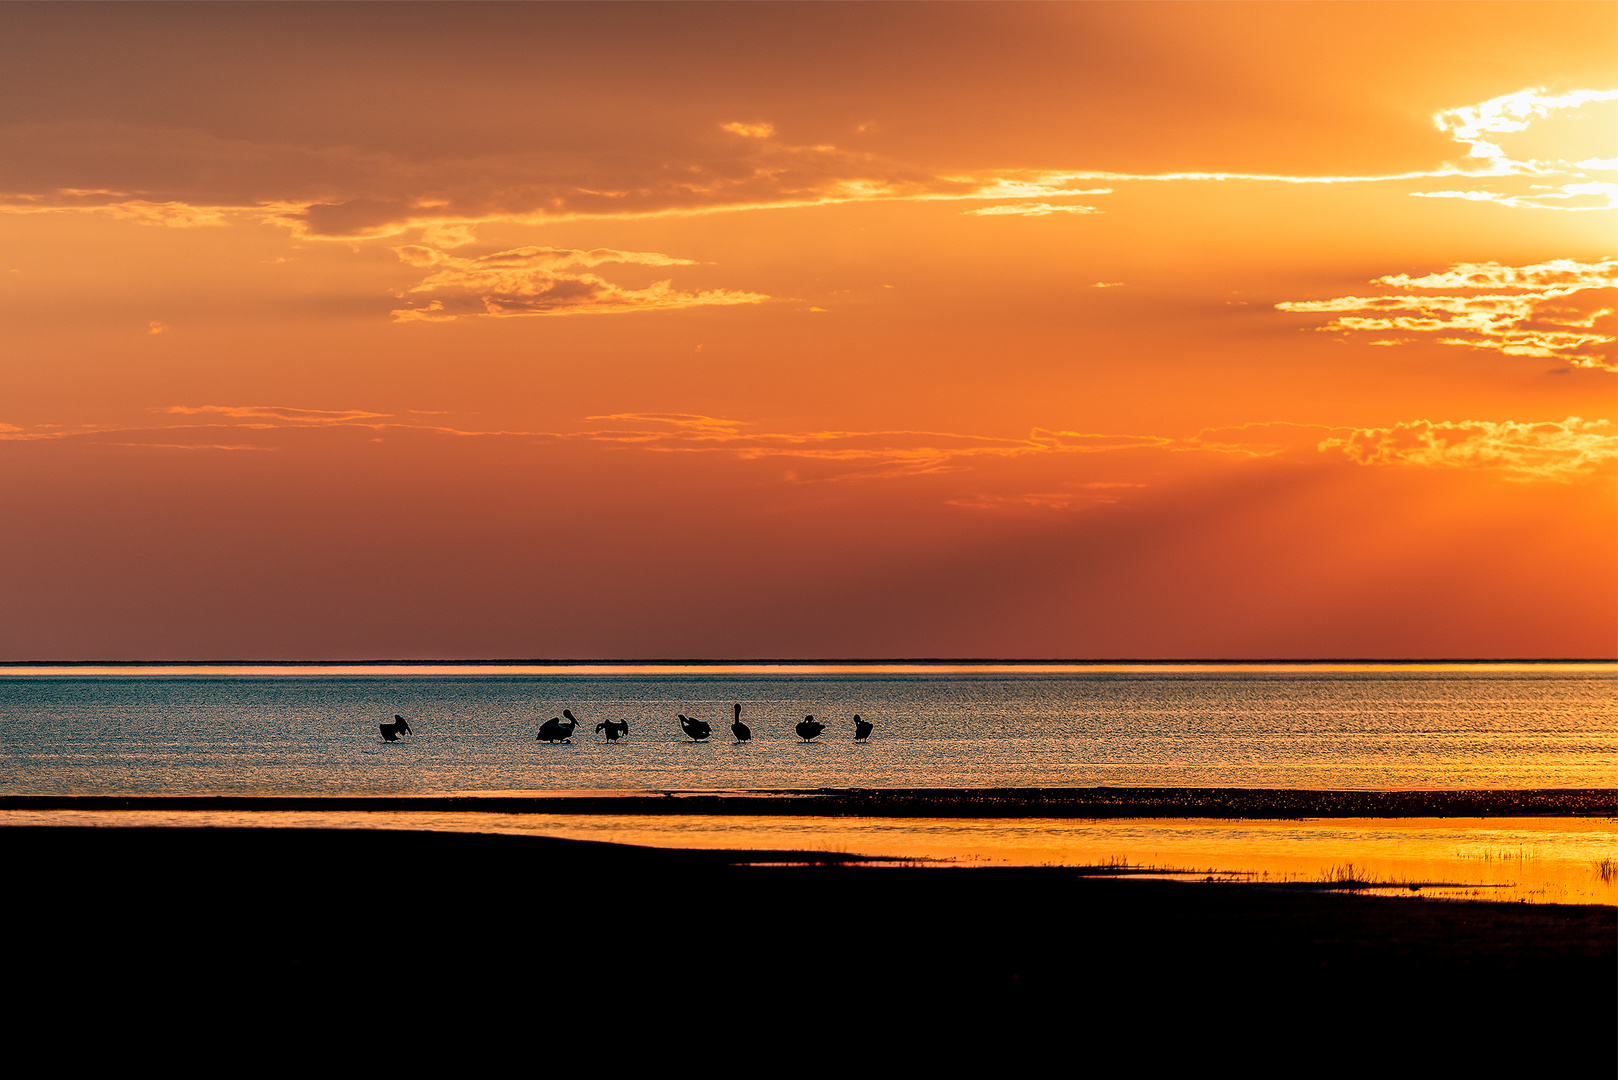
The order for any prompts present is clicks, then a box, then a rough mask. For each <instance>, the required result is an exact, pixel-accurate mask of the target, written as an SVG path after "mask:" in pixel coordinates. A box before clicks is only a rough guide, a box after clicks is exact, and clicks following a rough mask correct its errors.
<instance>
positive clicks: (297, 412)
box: [164, 405, 388, 425]
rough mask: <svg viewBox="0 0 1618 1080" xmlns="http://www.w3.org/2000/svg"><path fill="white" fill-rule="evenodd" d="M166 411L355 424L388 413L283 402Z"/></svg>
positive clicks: (283, 420)
mask: <svg viewBox="0 0 1618 1080" xmlns="http://www.w3.org/2000/svg"><path fill="white" fill-rule="evenodd" d="M164 411H165V412H169V413H174V414H178V415H182V416H213V417H229V418H230V419H232V420H274V421H278V422H280V423H285V424H304V425H321V424H353V423H357V422H359V421H361V420H379V419H384V418H386V417H387V416H388V414H387V413H375V412H366V411H364V410H363V409H291V408H285V407H283V406H279V405H170V406H169V407H168V408H167V409H165V410H164Z"/></svg>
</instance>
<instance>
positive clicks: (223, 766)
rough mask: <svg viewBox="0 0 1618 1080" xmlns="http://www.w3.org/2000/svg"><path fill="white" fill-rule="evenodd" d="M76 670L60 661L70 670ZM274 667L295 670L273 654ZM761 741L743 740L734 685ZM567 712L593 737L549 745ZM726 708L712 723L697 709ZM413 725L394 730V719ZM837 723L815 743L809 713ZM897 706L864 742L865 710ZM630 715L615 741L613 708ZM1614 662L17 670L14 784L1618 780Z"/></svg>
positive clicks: (8, 683)
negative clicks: (394, 733)
mask: <svg viewBox="0 0 1618 1080" xmlns="http://www.w3.org/2000/svg"><path fill="white" fill-rule="evenodd" d="M52 672H55V673H52ZM272 672H273V673H272ZM733 702H740V703H742V705H743V707H744V712H743V717H742V718H743V720H744V721H746V722H747V723H748V724H750V725H751V726H752V729H753V733H754V737H753V741H752V743H750V744H747V745H740V746H738V745H735V744H733V743H732V741H731V739H730V736H729V722H730V716H731V704H732V703H733ZM563 708H570V709H572V710H573V712H574V713H575V714H576V715H577V716H578V717H579V718H580V720H581V721H583V723H582V724H581V726H580V730H579V734H578V735H577V736H576V737H575V738H574V740H573V742H572V744H571V745H556V746H551V745H546V744H543V743H536V742H535V741H534V733H535V732H536V730H537V729H538V726H539V724H540V723H541V722H543V720H545V719H548V718H550V717H552V716H556V715H559V714H560V712H561V710H562V709H563ZM682 712H683V713H686V714H687V715H692V716H697V717H700V718H702V719H706V720H708V721H709V722H710V723H711V724H712V725H713V728H714V732H715V734H714V737H713V739H712V740H711V741H710V742H708V743H704V744H694V743H692V742H690V741H689V740H688V739H686V738H685V736H684V735H683V734H682V733H681V732H680V729H679V725H678V723H677V721H676V719H675V715H676V714H677V713H682ZM394 713H402V714H404V715H405V716H407V717H408V718H409V719H410V721H411V724H412V726H413V727H414V729H415V731H416V734H415V736H414V737H413V738H411V739H409V741H407V742H400V743H398V744H386V743H383V742H382V741H381V739H380V737H379V736H378V733H377V724H378V723H379V722H381V721H384V720H388V719H391V717H392V716H393V714H394ZM811 713H812V714H814V715H815V716H817V717H818V718H820V719H822V720H825V721H826V722H827V723H828V731H827V733H826V734H825V735H823V736H822V737H821V739H820V740H819V741H818V742H816V743H811V744H804V743H802V742H800V741H799V740H798V738H797V736H796V735H794V734H793V731H792V727H793V724H794V723H795V722H796V721H797V720H800V719H802V718H803V717H804V716H805V715H806V714H811ZM854 713H860V714H861V715H863V716H865V717H866V718H867V719H870V720H872V721H874V722H875V723H876V732H875V734H874V735H873V736H872V737H871V740H870V741H869V743H867V744H855V743H854V742H853V741H852V722H851V720H850V717H851V716H852V715H853V714H854ZM608 718H611V719H627V720H628V721H629V735H628V736H627V737H626V738H625V739H623V740H622V741H620V742H619V743H617V744H607V743H605V742H603V741H602V740H601V738H600V737H599V736H597V735H595V734H594V725H595V724H596V723H597V722H598V721H600V720H604V719H608ZM1615 776H1618V692H1615V681H1614V669H1613V666H1612V665H1582V666H1581V665H1561V666H1557V667H1549V666H1524V667H1520V668H1513V667H1511V666H1498V667H1495V668H1490V669H1484V668H1442V667H1438V668H1426V669H1416V668H1411V669H1397V670H1386V669H1383V670H1376V669H1370V670H1366V669H1349V668H1293V669H1286V668H1280V669H1240V670H1231V669H1224V668H1216V667H1203V668H1199V667H1180V668H1147V669H1128V668H1046V669H1030V668H1014V667H1003V666H1002V667H996V666H981V667H977V668H975V669H971V670H960V669H949V668H942V667H928V666H925V665H913V666H909V667H904V668H890V669H874V668H870V667H863V668H855V669H832V668H809V667H802V666H797V667H794V666H787V667H746V666H732V667H703V666H692V665H687V666H667V667H662V666H657V665H649V666H639V667H628V668H620V669H612V668H601V667H573V668H538V667H516V666H513V667H499V666H489V667H476V668H470V667H463V668H454V667H447V666H446V667H438V668H402V667H400V668H394V667H376V668H352V669H301V668H278V669H240V668H205V667H204V668H191V669H152V668H141V669H136V668H128V669H122V668H104V669H103V668H97V669H83V668H80V669H42V668H18V667H11V668H5V669H0V792H5V793H60V794H84V793H129V794H147V793H168V794H192V793H197V794H214V793H219V794H224V793H233V794H384V793H385V794H435V793H449V792H489V791H524V790H527V791H537V790H546V791H555V790H570V789H573V790H576V789H596V790H603V789H606V790H612V789H631V790H663V789H725V788H819V787H1000V786H1006V787H1013V786H1088V785H1095V784H1118V785H1197V786H1214V785H1236V786H1266V787H1312V788H1389V787H1395V788H1410V787H1419V788H1461V787H1610V786H1612V785H1613V782H1614V777H1615Z"/></svg>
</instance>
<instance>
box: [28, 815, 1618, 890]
mask: <svg viewBox="0 0 1618 1080" xmlns="http://www.w3.org/2000/svg"><path fill="white" fill-rule="evenodd" d="M10 825H94V826H153V825H155V826H193V827H196V826H215V827H226V826H231V827H242V826H250V827H251V826H258V827H282V828H342V829H430V830H435V831H447V832H489V833H510V834H516V835H528V836H554V837H564V838H569V839H576V840H599V841H607V842H611V843H620V844H643V845H647V846H651V847H679V848H705V849H716V848H730V849H763V850H777V851H830V852H843V853H852V854H859V855H867V856H884V857H890V858H901V859H908V860H915V861H918V862H924V863H929V864H940V863H942V864H950V865H958V866H1044V865H1051V866H1110V867H1118V868H1126V867H1127V868H1131V869H1157V870H1172V871H1176V872H1178V873H1179V875H1181V876H1186V877H1195V878H1199V879H1200V878H1204V877H1206V876H1214V877H1217V878H1220V879H1239V880H1253V881H1260V882H1265V881H1268V882H1283V883H1285V882H1320V881H1345V880H1346V881H1352V882H1356V883H1367V882H1368V883H1371V884H1373V885H1375V886H1378V888H1377V891H1379V892H1385V893H1395V894H1400V895H1420V896H1429V897H1443V898H1451V899H1482V900H1504V901H1523V902H1528V903H1564V904H1565V903H1577V904H1591V903H1597V904H1614V905H1618V820H1614V819H1611V818H1400V819H1384V818H1335V819H1311V820H1302V821H1220V820H1211V819H1189V820H1182V819H1126V820H1106V821H1077V820H1070V819H1051V818H1020V819H983V818H845V817H784V816H768V817H746V816H703V815H669V816H647V815H629V814H624V815H592V816H584V815H572V814H490V813H458V812H446V813H438V812H431V811H411V812H399V813H395V812H374V811H371V812H367V811H343V812H325V811H280V810H276V811H239V812H224V811H206V810H179V811H85V810H59V811H30V810H9V811H0V826H10ZM1411 885H1416V886H1418V888H1417V889H1415V890H1412V889H1410V887H1409V886H1411Z"/></svg>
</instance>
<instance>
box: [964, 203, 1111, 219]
mask: <svg viewBox="0 0 1618 1080" xmlns="http://www.w3.org/2000/svg"><path fill="white" fill-rule="evenodd" d="M962 213H965V214H970V215H971V216H973V217H995V216H998V215H1017V216H1021V217H1049V216H1050V215H1051V214H1099V213H1101V210H1100V209H1099V208H1098V207H1094V206H1080V205H1070V206H1053V205H1052V204H1050V203H1010V204H1007V205H1005V206H985V207H982V208H980V209H977V210H963V211H962Z"/></svg>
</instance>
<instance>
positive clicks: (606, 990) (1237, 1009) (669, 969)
mask: <svg viewBox="0 0 1618 1080" xmlns="http://www.w3.org/2000/svg"><path fill="white" fill-rule="evenodd" d="M783 854H793V853H780V852H773V853H765V852H735V851H733V852H712V851H684V850H678V849H673V850H670V849H654V848H637V847H629V846H624V845H615V844H603V843H592V842H587V841H577V840H559V839H552V838H542V837H519V836H502V835H490V834H471V833H466V834H462V833H438V832H414V831H393V830H325V829H278V828H174V827H151V828H119V829H108V828H94V827H71V826H43V827H14V828H5V829H0V859H3V860H4V865H6V867H7V870H8V875H7V880H8V887H6V888H5V889H3V890H0V918H3V919H4V920H5V925H6V926H7V927H8V928H10V941H11V946H10V947H9V949H8V983H9V984H10V986H11V987H12V988H13V989H12V990H11V992H10V993H11V994H12V995H13V1000H12V1009H11V1011H12V1020H13V1025H14V1030H15V1031H16V1032H18V1034H19V1038H43V1037H45V1036H43V1035H42V1034H41V1033H42V1032H44V1031H51V1030H55V1026H56V1025H62V1030H61V1031H60V1032H58V1034H57V1036H56V1037H59V1038H65V1039H71V1040H77V1041H80V1042H82V1041H83V1040H84V1039H86V1038H90V1039H93V1038H97V1037H100V1034H101V1032H102V1031H103V1030H105V1025H107V1024H109V1023H110V1024H113V1025H115V1028H114V1030H115V1029H116V1026H117V1025H125V1024H127V1025H129V1031H130V1032H131V1033H133V1035H134V1036H135V1037H138V1038H151V1037H152V1033H153V1032H155V1031H163V1030H184V1031H188V1032H189V1031H196V1032H198V1033H202V1032H237V1031H240V1030H244V1029H243V1025H244V1024H245V1025H246V1030H251V1031H252V1032H253V1035H252V1039H253V1042H254V1044H255V1045H260V1046H261V1049H262V1052H263V1053H268V1054H274V1053H278V1052H279V1053H286V1054H290V1055H294V1056H296V1055H298V1054H300V1053H306V1052H307V1051H305V1050H302V1049H300V1047H302V1046H304V1044H303V1043H302V1042H301V1041H300V1040H306V1039H314V1038H316V1037H317V1035H318V1033H319V1032H326V1031H332V1030H336V1031H339V1032H341V1033H343V1034H342V1037H343V1038H345V1039H348V1040H349V1041H352V1042H355V1043H356V1044H357V1045H361V1046H363V1047H364V1048H366V1051H367V1053H369V1052H370V1047H371V1046H372V1039H371V1033H375V1034H377V1035H381V1034H383V1033H389V1032H404V1031H407V1030H410V1027H411V1025H412V1024H416V1025H425V1026H427V1027H430V1028H433V1029H437V1030H441V1031H444V1032H456V1033H465V1037H466V1038H472V1037H473V1036H474V1035H475V1038H473V1041H472V1042H465V1041H457V1042H456V1043H455V1044H454V1046H453V1047H452V1050H453V1051H455V1052H456V1053H462V1052H474V1051H475V1050H476V1047H477V1045H479V1043H478V1040H481V1039H495V1040H499V1041H503V1042H505V1043H507V1044H510V1043H513V1042H521V1041H523V1040H530V1039H539V1040H544V1039H545V1038H546V1037H547V1036H548V1035H550V1034H553V1033H562V1034H568V1033H571V1034H576V1035H577V1036H578V1037H579V1038H580V1039H584V1040H586V1042H585V1043H584V1044H583V1045H587V1046H589V1047H592V1048H593V1049H592V1050H590V1051H589V1052H592V1053H597V1054H601V1055H605V1056H606V1058H610V1060H611V1061H612V1062H613V1063H616V1064H623V1063H624V1061H625V1059H626V1058H627V1059H628V1060H629V1061H632V1062H633V1061H636V1060H637V1055H644V1056H645V1058H646V1059H647V1060H648V1061H651V1062H653V1063H658V1062H667V1061H670V1060H675V1059H678V1058H680V1057H694V1058H696V1059H706V1060H715V1059H714V1058H713V1055H715V1054H718V1055H720V1058H719V1059H718V1060H730V1061H733V1062H735V1063H736V1064H738V1065H740V1064H743V1063H746V1064H751V1065H757V1064H759V1063H760V1062H763V1063H765V1064H768V1063H770V1062H780V1063H781V1065H780V1067H781V1068H783V1069H784V1070H785V1071H786V1072H789V1073H794V1074H795V1073H797V1072H800V1071H804V1070H806V1069H807V1068H808V1067H809V1066H810V1065H811V1064H813V1065H815V1066H817V1067H820V1068H825V1067H843V1068H846V1067H848V1066H849V1065H852V1064H856V1063H858V1064H861V1065H864V1064H867V1063H868V1064H871V1065H875V1064H880V1063H884V1062H886V1063H890V1064H895V1065H898V1066H901V1067H902V1066H906V1065H914V1064H916V1063H926V1064H931V1065H943V1066H951V1065H958V1064H959V1063H960V1062H961V1061H962V1060H963V1058H964V1059H967V1060H971V1059H974V1058H977V1057H980V1056H981V1057H983V1058H984V1059H985V1060H986V1061H987V1062H988V1063H989V1064H993V1065H998V1066H999V1067H1001V1068H1008V1067H1013V1066H1018V1065H1023V1066H1028V1067H1037V1066H1039V1065H1040V1063H1041V1062H1045V1061H1048V1060H1049V1056H1050V1054H1051V1053H1052V1052H1053V1048H1057V1049H1055V1051H1054V1052H1056V1053H1067V1052H1068V1048H1069V1047H1074V1048H1076V1049H1075V1050H1074V1052H1075V1053H1077V1054H1078V1055H1079V1056H1080V1057H1082V1059H1083V1060H1084V1061H1085V1062H1086V1063H1089V1064H1095V1063H1098V1062H1113V1063H1118V1064H1122V1065H1125V1066H1130V1065H1133V1066H1139V1065H1140V1064H1142V1063H1143V1062H1145V1063H1152V1064H1157V1065H1161V1064H1164V1063H1170V1062H1184V1063H1188V1064H1192V1065H1196V1064H1197V1063H1202V1064H1207V1063H1208V1062H1210V1061H1218V1060H1222V1059H1228V1058H1231V1057H1235V1058H1238V1059H1240V1060H1243V1061H1244V1062H1247V1063H1248V1066H1249V1067H1248V1071H1253V1069H1252V1068H1251V1065H1252V1060H1251V1059H1254V1058H1257V1059H1260V1060H1259V1063H1258V1070H1257V1071H1259V1072H1264V1071H1268V1070H1269V1068H1271V1067H1274V1068H1281V1067H1282V1066H1283V1063H1285V1067H1287V1068H1289V1069H1292V1070H1295V1069H1296V1068H1297V1066H1298V1064H1299V1062H1298V1058H1299V1056H1300V1055H1301V1056H1302V1057H1303V1059H1304V1060H1305V1061H1308V1062H1309V1063H1310V1067H1311V1071H1314V1072H1324V1073H1334V1072H1337V1071H1343V1072H1354V1073H1355V1074H1356V1075H1361V1074H1363V1070H1364V1068H1365V1067H1366V1066H1367V1064H1368V1063H1369V1064H1371V1065H1374V1066H1375V1067H1376V1068H1377V1069H1379V1070H1380V1069H1383V1068H1385V1067H1387V1066H1388V1065H1390V1064H1391V1065H1392V1066H1393V1067H1394V1069H1395V1071H1400V1070H1405V1069H1413V1068H1415V1067H1417V1066H1420V1067H1423V1068H1426V1069H1429V1070H1431V1069H1439V1068H1441V1069H1443V1070H1444V1074H1445V1075H1449V1074H1452V1073H1453V1071H1454V1070H1455V1069H1456V1068H1457V1067H1460V1066H1465V1065H1471V1066H1473V1067H1477V1068H1483V1069H1486V1070H1487V1072H1486V1073H1485V1074H1486V1075H1487V1074H1498V1073H1497V1069H1498V1067H1499V1066H1500V1065H1501V1064H1502V1062H1506V1061H1511V1060H1513V1059H1514V1058H1516V1057H1517V1056H1519V1055H1520V1056H1521V1057H1522V1063H1523V1065H1524V1066H1530V1065H1535V1064H1536V1063H1537V1065H1538V1067H1539V1069H1540V1071H1544V1070H1545V1069H1547V1068H1550V1069H1552V1070H1555V1071H1565V1070H1566V1068H1567V1067H1569V1066H1574V1065H1577V1066H1581V1067H1588V1068H1592V1069H1596V1070H1599V1072H1598V1073H1597V1075H1611V1074H1612V1072H1613V1067H1614V1065H1618V1058H1615V1056H1614V1046H1615V1036H1618V986H1615V982H1614V979H1613V977H1612V973H1613V970H1614V967H1615V964H1618V932H1615V930H1618V927H1615V925H1614V913H1613V910H1612V909H1611V908H1605V907H1596V906H1576V905H1522V904H1502V903H1487V902H1484V903H1464V904H1462V903H1443V902H1430V901H1423V900H1410V899H1390V898H1382V897H1364V896H1352V895H1338V894H1327V893H1318V892H1299V891H1295V890H1285V889H1277V888H1270V887H1264V886H1257V885H1240V884H1237V885H1232V884H1207V885H1204V884H1192V883H1173V882H1164V881H1154V880H1098V879H1096V878H1094V877H1087V876H1085V875H1084V874H1082V873H1076V872H1073V871H1070V870H1065V869H1060V868H1039V867H1030V868H985V869H980V870H975V871H974V872H972V873H960V872H956V871H951V870H947V869H934V868H926V867H898V868H873V867H862V866H846V865H837V864H836V863H834V862H828V863H820V864H811V865H795V866H781V865H757V861H758V858H759V857H760V856H764V857H766V859H768V858H770V857H779V856H782V855H783ZM91 1000H93V1001H95V1002H96V1003H97V1005H98V1006H99V1005H100V1004H101V1003H107V1002H116V1003H117V1004H116V1007H115V1008H113V1009H110V1010H108V1009H99V1008H98V1013H99V1014H100V1016H99V1018H98V1020H97V1021H96V1023H95V1024H94V1025H89V1026H82V1025H81V1024H80V1022H79V1021H80V1020H81V1019H87V1018H86V1017H85V1016H84V1013H83V1011H82V1010H81V1009H80V1008H79V1007H77V1005H76V1004H70V1003H78V1002H81V1001H85V1002H88V1001H91ZM64 1006H67V1007H64ZM261 1018H262V1019H268V1020H271V1021H273V1026H274V1029H275V1031H276V1033H277V1034H276V1036H275V1038H273V1039H271V1040H269V1041H267V1042H265V1041H263V1040H262V1039H261V1037H260V1036H261V1032H260V1031H259V1025H260V1023H261ZM177 1025H179V1026H178V1028H177ZM1502 1031H1505V1032H1508V1033H1513V1032H1514V1033H1518V1034H1517V1035H1508V1037H1505V1038H1502V1036H1501V1033H1502ZM1545 1032H1556V1033H1557V1035H1556V1037H1555V1038H1554V1039H1551V1040H1547V1039H1546V1038H1545V1037H1544V1033H1545ZM423 1034H424V1035H425V1032H423ZM446 1037H448V1036H446ZM456 1037H457V1038H461V1036H456ZM602 1040H605V1041H604V1042H602ZM410 1043H411V1045H415V1044H416V1040H414V1039H412V1040H410ZM539 1045H540V1046H543V1045H544V1044H543V1043H541V1044H539ZM1345 1051H1347V1056H1346V1057H1345V1058H1342V1059H1341V1061H1340V1062H1339V1059H1338V1057H1337V1055H1339V1054H1342V1053H1344V1052H1345ZM536 1052H538V1047H536ZM553 1052H554V1051H553ZM1339 1063H1340V1065H1341V1070H1339V1068H1338V1064H1339Z"/></svg>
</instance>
